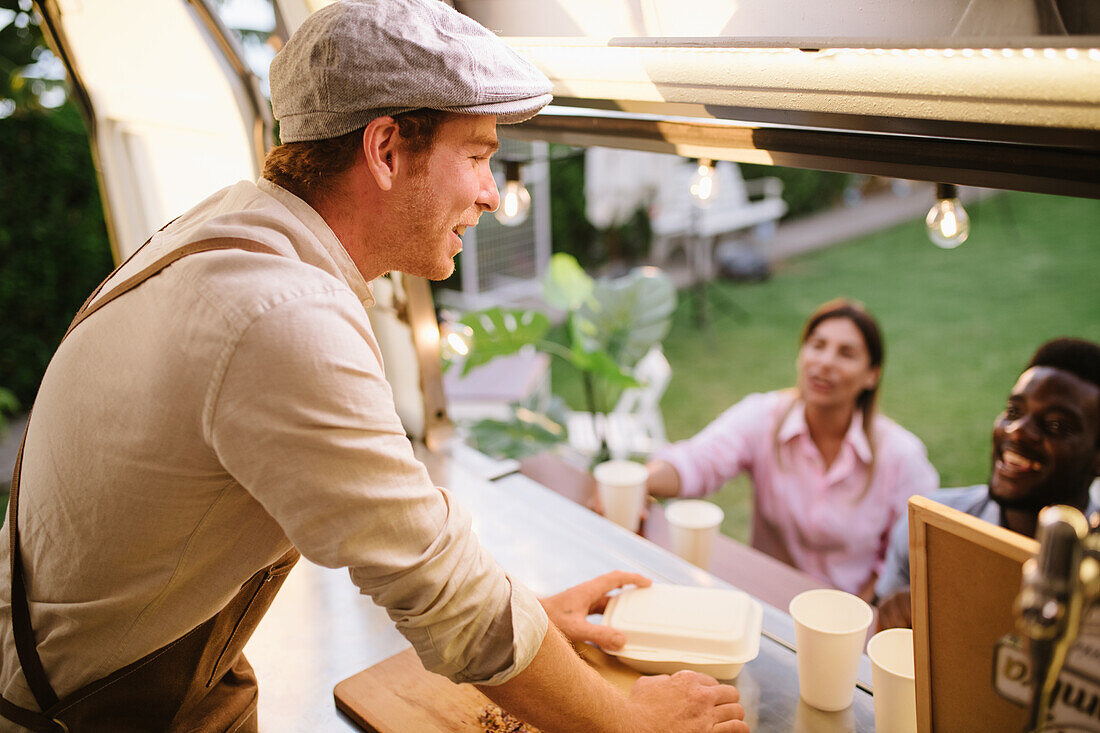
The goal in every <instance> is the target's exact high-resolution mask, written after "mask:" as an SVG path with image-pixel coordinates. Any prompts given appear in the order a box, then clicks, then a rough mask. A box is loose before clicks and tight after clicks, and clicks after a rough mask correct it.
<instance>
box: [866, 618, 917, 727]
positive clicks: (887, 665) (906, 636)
mask: <svg viewBox="0 0 1100 733" xmlns="http://www.w3.org/2000/svg"><path fill="white" fill-rule="evenodd" d="M867 656H868V657H870V658H871V683H872V684H873V685H874V688H875V732H876V733H916V731H917V691H916V686H915V683H914V675H913V630H912V629H887V630H886V631H880V632H878V633H877V634H875V635H874V636H872V637H871V641H869V642H867Z"/></svg>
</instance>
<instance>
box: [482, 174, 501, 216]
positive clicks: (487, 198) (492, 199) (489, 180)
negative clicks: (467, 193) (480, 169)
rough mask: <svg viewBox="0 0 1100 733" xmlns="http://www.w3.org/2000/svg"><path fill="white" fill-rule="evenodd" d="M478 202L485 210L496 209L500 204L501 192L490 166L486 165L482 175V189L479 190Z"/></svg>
mask: <svg viewBox="0 0 1100 733" xmlns="http://www.w3.org/2000/svg"><path fill="white" fill-rule="evenodd" d="M476 203H477V205H478V208H480V209H482V210H483V211H496V210H497V207H499V206H500V192H499V191H498V190H497V182H496V179H495V178H493V172H492V170H491V169H490V168H489V166H485V172H484V173H482V175H481V191H479V192H478V195H477V202H476Z"/></svg>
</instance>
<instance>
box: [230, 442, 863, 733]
mask: <svg viewBox="0 0 1100 733" xmlns="http://www.w3.org/2000/svg"><path fill="white" fill-rule="evenodd" d="M463 453H465V451H464V452H463ZM422 458H425V459H426V460H425V462H426V463H427V464H428V466H429V470H430V471H431V472H432V475H433V478H434V480H435V481H436V483H437V484H438V485H441V486H445V487H447V488H448V489H449V490H450V491H451V493H452V494H453V495H454V496H456V497H457V498H458V500H459V501H460V502H461V503H462V504H463V505H464V506H466V507H467V508H468V509H469V511H470V512H471V513H472V515H473V528H474V531H475V532H477V534H478V537H479V538H480V540H481V542H482V543H483V544H484V545H485V547H486V548H487V549H488V550H489V552H490V553H491V554H492V555H493V556H494V557H495V558H496V559H497V561H498V562H500V563H501V565H503V566H504V568H505V569H506V570H507V571H508V572H509V573H510V574H511V575H512V576H513V577H515V578H517V579H519V580H521V581H522V582H523V583H525V584H526V585H527V586H528V587H530V588H531V589H532V590H533V591H535V592H536V593H538V594H539V595H549V594H553V593H556V592H558V591H561V590H563V589H565V588H567V587H569V586H571V585H575V584H576V583H580V582H582V581H585V580H588V579H590V578H592V577H594V576H596V575H600V574H602V573H605V572H609V571H612V570H617V569H623V570H629V571H633V572H638V573H642V574H645V575H647V576H649V577H650V578H652V579H653V580H654V581H656V582H662V583H673V584H681V585H693V586H705V587H729V584H728V583H726V582H725V581H723V580H721V579H720V578H718V577H715V576H714V575H711V574H710V573H707V572H705V571H703V570H701V569H699V568H697V567H695V566H694V565H691V564H689V563H688V562H687V561H685V560H682V559H680V558H679V557H677V556H675V555H673V554H672V553H670V552H668V551H666V550H664V549H662V548H661V547H659V546H657V545H655V544H653V543H652V542H650V541H648V540H646V539H644V538H642V537H639V536H637V535H635V534H633V533H631V532H629V531H627V530H625V529H622V528H620V527H618V526H617V525H614V524H612V523H611V522H609V521H607V520H606V519H604V518H603V517H601V516H599V515H597V514H595V513H593V512H591V511H589V510H588V509H585V508H584V507H582V506H580V505H579V504H577V503H575V502H573V501H570V500H569V499H568V498H565V497H563V496H561V495H560V494H558V493H555V492H554V491H552V490H550V489H547V488H546V487H544V486H542V485H540V484H539V483H536V482H535V481H533V480H532V479H530V478H528V477H526V476H523V475H520V474H519V473H513V474H509V475H505V476H502V477H499V478H495V479H492V480H491V479H489V478H487V476H491V475H492V474H493V471H492V470H491V467H492V464H490V463H486V462H481V461H474V462H471V461H469V460H463V458H464V456H462V455H460V456H457V457H456V458H455V459H450V458H448V457H447V456H443V455H438V454H433V455H425V456H422ZM487 468H488V469H489V470H487ZM742 549H743V550H746V551H747V552H746V557H749V558H751V557H752V556H754V555H758V554H759V553H755V551H752V550H750V549H749V548H744V547H743V546H742ZM742 590H745V591H747V592H749V593H750V594H753V595H758V594H757V593H754V592H753V589H752V588H748V587H743V588H742ZM762 605H763V607H764V618H763V635H762V638H761V643H760V654H759V656H758V657H757V658H756V659H754V660H753V661H751V662H749V663H748V664H746V665H745V667H744V668H743V669H742V671H741V673H740V675H739V676H738V678H737V680H736V681H735V684H736V685H737V686H738V687H739V689H740V691H741V700H742V703H743V704H744V706H745V709H746V720H747V721H748V722H749V723H750V726H751V728H752V730H753V731H756V732H759V733H769V732H772V731H775V732H779V731H783V732H786V731H807V732H809V731H813V732H814V733H830V732H831V731H871V730H873V729H874V709H873V704H872V698H871V695H870V694H869V692H868V691H869V689H870V685H869V681H870V668H869V664H868V662H867V660H866V658H864V660H863V666H862V667H861V669H860V688H858V689H857V690H856V695H855V701H854V703H853V704H852V706H851V707H850V708H848V709H847V710H844V711H841V712H839V713H824V712H821V711H818V710H815V709H814V708H811V707H809V706H807V705H805V704H804V703H802V702H801V701H800V700H799V695H798V674H797V666H796V657H795V653H794V651H793V648H792V647H793V639H794V628H793V622H792V621H791V619H790V617H789V616H788V615H787V614H786V613H785V612H783V611H780V610H778V609H776V608H775V607H774V606H772V605H769V604H768V603H767V602H765V603H763V604H762ZM408 647H409V644H408V642H406V641H405V639H404V638H403V637H402V636H401V635H400V634H399V633H398V632H397V631H396V630H395V629H394V627H393V624H392V622H391V621H390V620H389V618H388V616H387V615H386V613H385V611H384V610H383V609H381V608H380V607H378V606H376V605H375V604H374V603H373V602H372V601H371V600H370V598H368V597H366V596H362V595H360V594H359V592H358V589H357V588H356V587H355V586H354V585H353V584H352V582H351V580H350V578H349V577H348V573H347V571H346V570H330V569H327V568H322V567H319V566H316V565H314V564H312V563H310V562H308V561H306V560H304V559H303V560H302V561H301V562H300V563H299V565H298V567H296V568H295V569H294V571H293V572H292V573H291V574H290V577H289V578H288V580H287V582H286V584H285V586H284V587H283V589H282V591H281V592H280V594H279V596H278V598H277V599H276V601H275V603H274V604H273V605H272V607H271V609H270V611H268V613H267V616H266V618H265V619H264V621H263V623H261V625H260V627H259V628H258V629H257V631H256V633H255V635H254V636H253V638H252V640H251V641H250V642H249V644H248V646H247V647H246V649H245V652H246V654H247V656H248V658H249V660H250V662H251V663H252V665H253V667H254V668H255V670H256V674H257V676H258V678H259V684H260V701H259V708H260V730H261V731H264V732H265V733H282V732H284V731H285V732H291V731H293V732H298V731H301V732H303V733H304V732H306V731H310V732H311V733H312V732H314V731H340V730H358V727H357V726H356V725H355V724H354V723H353V722H352V721H351V720H350V719H349V718H347V717H345V716H344V715H343V714H342V713H341V712H339V711H338V710H337V708H336V706H335V704H334V702H333V687H334V686H335V685H336V684H337V683H338V682H340V681H341V680H343V679H345V678H347V677H350V676H352V675H354V674H356V673H358V672H360V671H362V670H364V669H366V668H368V667H371V666H372V665H374V664H377V663H378V662H381V661H382V660H384V659H386V658H388V657H390V656H392V655H394V654H396V653H398V652H401V651H403V650H404V649H407V648H408Z"/></svg>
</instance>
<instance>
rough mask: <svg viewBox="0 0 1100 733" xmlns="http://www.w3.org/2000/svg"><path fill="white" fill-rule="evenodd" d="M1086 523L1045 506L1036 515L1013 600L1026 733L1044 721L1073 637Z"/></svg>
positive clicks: (1071, 511)
mask: <svg viewBox="0 0 1100 733" xmlns="http://www.w3.org/2000/svg"><path fill="white" fill-rule="evenodd" d="M1087 534H1088V522H1086V521H1085V517H1084V515H1083V514H1081V512H1080V511H1078V510H1077V509H1074V508H1072V507H1068V506H1049V507H1046V508H1045V509H1043V510H1042V511H1041V512H1040V513H1039V526H1038V530H1037V532H1036V534H1035V539H1037V540H1038V541H1039V553H1038V554H1037V555H1036V556H1035V557H1033V558H1031V559H1030V560H1028V561H1027V562H1026V563H1024V572H1023V582H1022V584H1021V587H1020V595H1019V596H1017V598H1016V618H1017V625H1018V627H1019V630H1020V632H1021V633H1022V634H1023V635H1024V636H1026V637H1027V638H1028V640H1029V645H1028V646H1029V653H1030V656H1031V679H1032V688H1033V696H1032V705H1031V716H1030V719H1029V721H1028V728H1027V730H1028V731H1037V730H1039V729H1040V728H1041V727H1042V724H1043V722H1044V721H1045V720H1046V717H1047V712H1048V710H1049V708H1050V701H1051V693H1052V692H1053V690H1054V685H1055V682H1056V681H1057V678H1058V673H1059V672H1061V670H1062V664H1063V663H1064V662H1065V658H1066V652H1067V651H1068V650H1069V646H1070V644H1072V643H1073V640H1074V638H1075V637H1076V636H1077V629H1078V626H1079V624H1080V616H1081V600H1082V589H1081V576H1080V573H1081V555H1082V544H1083V542H1084V539H1085V536H1086V535H1087Z"/></svg>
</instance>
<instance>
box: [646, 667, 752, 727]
mask: <svg viewBox="0 0 1100 733" xmlns="http://www.w3.org/2000/svg"><path fill="white" fill-rule="evenodd" d="M740 699H741V694H740V693H739V692H738V691H737V688H736V687H733V686H732V685H720V684H718V682H717V681H716V680H714V679H713V678H711V677H708V676H707V675H705V674H698V673H697V672H687V671H684V672H677V673H676V674H674V675H672V676H671V677H670V676H668V675H658V676H656V677H640V678H639V679H638V681H637V682H635V683H634V687H633V688H632V689H631V691H630V709H631V711H632V712H633V718H634V722H633V724H632V726H631V727H630V728H629V730H631V731H637V732H638V733H671V732H672V731H676V733H696V732H697V731H698V733H703V732H704V731H705V732H706V733H748V731H749V726H748V725H746V724H745V722H744V721H745V709H744V708H742V707H741V705H739V704H738V700H740Z"/></svg>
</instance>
